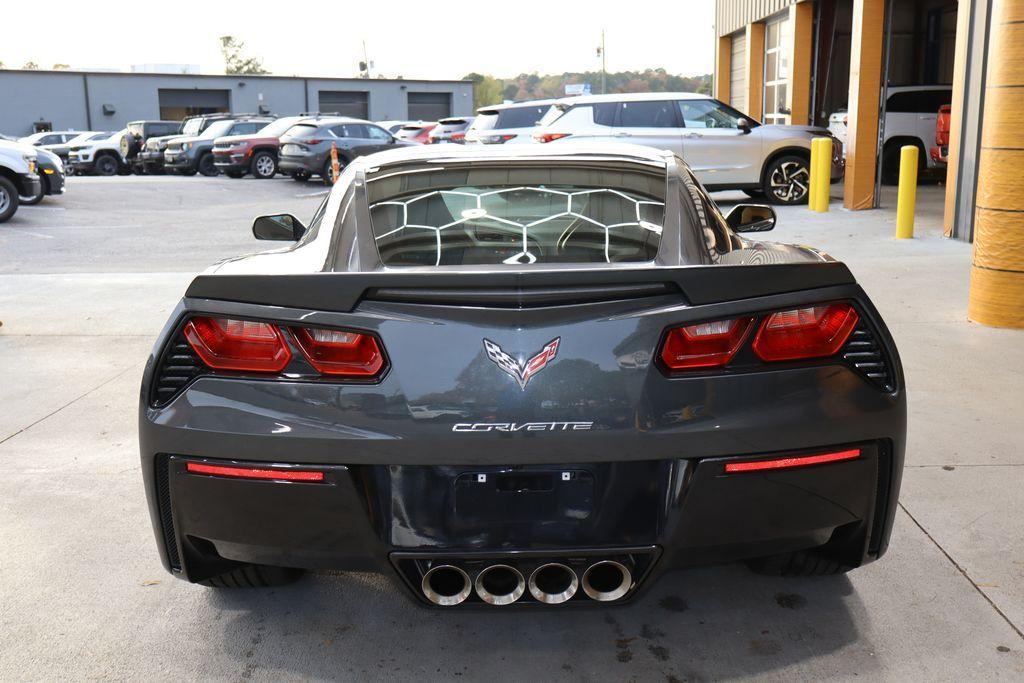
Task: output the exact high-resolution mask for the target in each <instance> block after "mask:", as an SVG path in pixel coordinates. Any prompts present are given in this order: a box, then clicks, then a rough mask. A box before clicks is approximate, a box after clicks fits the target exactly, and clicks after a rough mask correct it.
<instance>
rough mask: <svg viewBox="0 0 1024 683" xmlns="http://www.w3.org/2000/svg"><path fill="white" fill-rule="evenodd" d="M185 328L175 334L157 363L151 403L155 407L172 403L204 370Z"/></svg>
mask: <svg viewBox="0 0 1024 683" xmlns="http://www.w3.org/2000/svg"><path fill="white" fill-rule="evenodd" d="M183 330H184V328H180V329H179V330H178V331H177V332H176V333H175V334H174V338H173V339H172V340H171V343H170V344H168V346H167V349H166V350H165V351H164V355H163V357H161V358H160V362H159V364H158V365H157V368H156V373H155V375H154V376H153V391H152V396H150V404H151V405H152V406H153V407H154V408H159V407H161V406H165V405H167V404H168V403H170V402H171V399H173V398H174V397H175V396H177V395H178V392H180V391H181V390H182V389H184V388H185V385H186V384H188V383H189V382H191V381H192V380H193V379H195V378H196V377H198V376H199V375H201V374H203V372H204V366H203V364H202V362H201V361H200V360H199V358H198V357H197V356H196V354H195V353H194V352H193V351H192V347H191V346H189V343H188V341H186V339H185V333H184V331H183Z"/></svg>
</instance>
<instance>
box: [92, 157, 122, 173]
mask: <svg viewBox="0 0 1024 683" xmlns="http://www.w3.org/2000/svg"><path fill="white" fill-rule="evenodd" d="M119 166H120V164H118V163H117V159H115V158H114V157H113V155H111V154H101V155H100V156H98V157H96V163H95V165H94V168H95V169H96V173H97V174H98V175H115V174H116V173H117V171H118V167H119Z"/></svg>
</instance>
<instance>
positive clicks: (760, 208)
mask: <svg viewBox="0 0 1024 683" xmlns="http://www.w3.org/2000/svg"><path fill="white" fill-rule="evenodd" d="M725 222H726V224H727V225H728V226H729V227H730V228H732V230H733V232H768V231H769V230H771V229H772V228H774V227H775V209H773V208H772V207H770V206H765V205H764V204H737V205H736V206H734V207H732V211H730V212H729V215H727V216H726V217H725Z"/></svg>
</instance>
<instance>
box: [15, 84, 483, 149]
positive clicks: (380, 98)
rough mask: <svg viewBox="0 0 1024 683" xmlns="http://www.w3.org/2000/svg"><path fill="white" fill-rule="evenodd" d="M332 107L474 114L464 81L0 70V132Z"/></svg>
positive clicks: (388, 114) (365, 112) (394, 113)
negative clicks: (202, 115) (199, 114)
mask: <svg viewBox="0 0 1024 683" xmlns="http://www.w3.org/2000/svg"><path fill="white" fill-rule="evenodd" d="M219 111H225V112H254V113H255V112H263V113H274V114H281V115H286V114H295V113H299V112H304V111H331V112H339V113H343V114H346V115H349V116H356V117H359V118H367V119H371V120H377V121H380V120H385V119H412V120H418V119H423V120H436V119H438V118H442V117H444V116H465V115H469V114H472V112H473V84H472V83H471V82H470V81H419V80H404V79H403V80H392V79H377V78H373V79H362V78H345V79H342V78H312V77H311V78H304V77H301V76H205V75H195V74H148V73H121V72H87V71H21V70H0V133H4V134H7V135H11V136H20V135H28V134H30V133H32V132H33V130H34V129H35V127H36V125H37V124H45V125H49V126H50V127H51V128H52V130H120V129H121V128H124V126H125V124H126V123H127V122H128V121H134V120H137V119H180V118H182V117H184V116H186V115H188V114H198V113H210V112H219Z"/></svg>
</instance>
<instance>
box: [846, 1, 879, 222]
mask: <svg viewBox="0 0 1024 683" xmlns="http://www.w3.org/2000/svg"><path fill="white" fill-rule="evenodd" d="M884 29H885V0H853V31H852V35H851V36H850V99H849V113H848V117H849V123H848V124H847V129H846V179H845V182H844V184H843V206H845V207H846V208H847V209H852V210H860V209H872V208H874V206H875V165H876V163H877V161H878V97H879V89H880V88H881V84H882V50H883V43H884V41H885V35H884V33H885V30H884Z"/></svg>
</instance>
